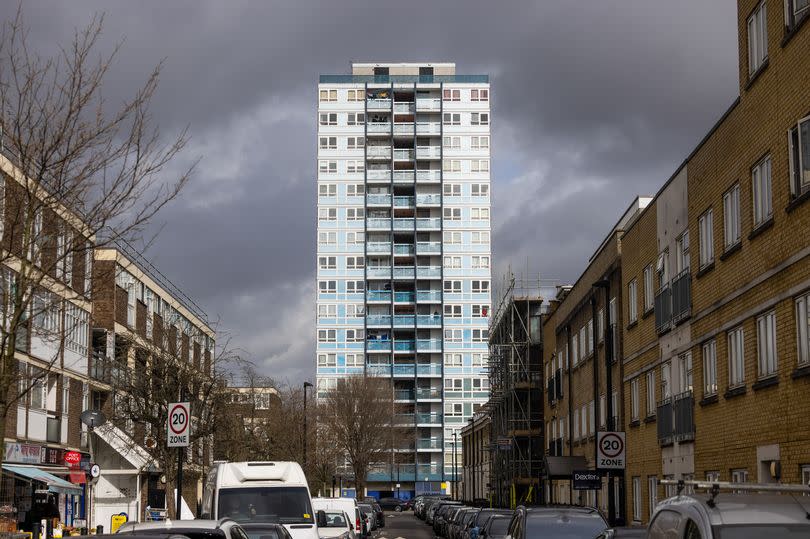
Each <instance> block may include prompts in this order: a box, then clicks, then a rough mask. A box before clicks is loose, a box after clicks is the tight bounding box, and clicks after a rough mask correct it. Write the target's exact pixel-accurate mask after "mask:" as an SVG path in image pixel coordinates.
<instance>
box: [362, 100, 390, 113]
mask: <svg viewBox="0 0 810 539" xmlns="http://www.w3.org/2000/svg"><path fill="white" fill-rule="evenodd" d="M366 110H377V111H386V110H391V100H390V99H368V100H366Z"/></svg>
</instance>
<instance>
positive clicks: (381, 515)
mask: <svg viewBox="0 0 810 539" xmlns="http://www.w3.org/2000/svg"><path fill="white" fill-rule="evenodd" d="M370 505H371V507H372V509H374V516H375V517H376V519H377V527H378V528H385V511H383V509H382V507H380V504H378V503H377V502H374V503H372V504H370Z"/></svg>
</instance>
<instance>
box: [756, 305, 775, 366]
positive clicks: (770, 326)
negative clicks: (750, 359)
mask: <svg viewBox="0 0 810 539" xmlns="http://www.w3.org/2000/svg"><path fill="white" fill-rule="evenodd" d="M757 366H758V368H759V377H760V378H767V377H769V376H774V375H775V374H776V369H777V368H778V360H777V356H776V311H771V312H768V313H765V314H763V315H762V316H759V317H757Z"/></svg>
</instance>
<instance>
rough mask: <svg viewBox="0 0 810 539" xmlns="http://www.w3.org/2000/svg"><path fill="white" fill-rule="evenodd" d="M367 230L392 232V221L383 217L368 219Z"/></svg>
mask: <svg viewBox="0 0 810 539" xmlns="http://www.w3.org/2000/svg"><path fill="white" fill-rule="evenodd" d="M366 228H367V229H368V230H391V219H385V218H381V217H372V218H369V219H366Z"/></svg>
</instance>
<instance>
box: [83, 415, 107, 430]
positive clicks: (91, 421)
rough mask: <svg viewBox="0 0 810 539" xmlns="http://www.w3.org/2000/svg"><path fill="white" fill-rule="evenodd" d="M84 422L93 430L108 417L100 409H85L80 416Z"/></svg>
mask: <svg viewBox="0 0 810 539" xmlns="http://www.w3.org/2000/svg"><path fill="white" fill-rule="evenodd" d="M79 419H80V420H81V422H82V423H84V424H85V425H87V426H88V427H90V429H91V430H92V429H93V428H95V427H100V426H101V425H103V424H104V423H106V422H107V417H106V416H105V415H104V414H103V413H101V412H99V411H98V410H85V411H84V412H82V415H80V416H79Z"/></svg>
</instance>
